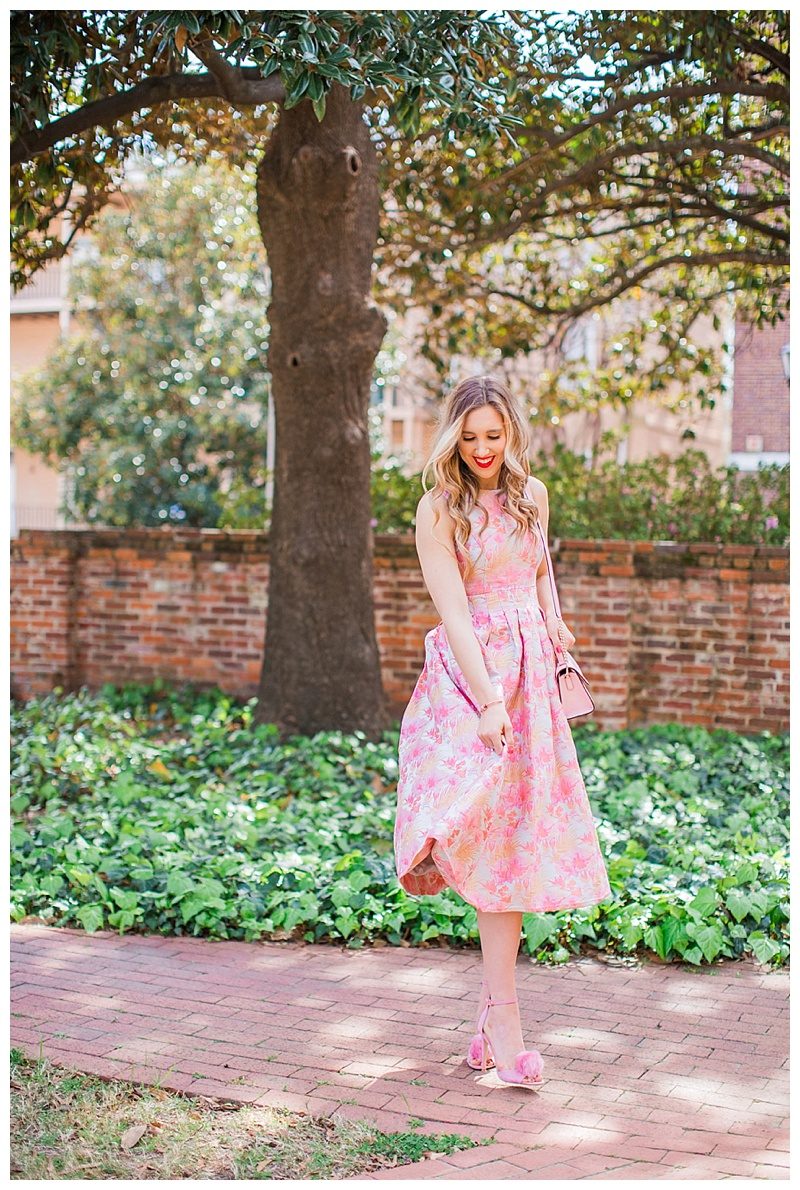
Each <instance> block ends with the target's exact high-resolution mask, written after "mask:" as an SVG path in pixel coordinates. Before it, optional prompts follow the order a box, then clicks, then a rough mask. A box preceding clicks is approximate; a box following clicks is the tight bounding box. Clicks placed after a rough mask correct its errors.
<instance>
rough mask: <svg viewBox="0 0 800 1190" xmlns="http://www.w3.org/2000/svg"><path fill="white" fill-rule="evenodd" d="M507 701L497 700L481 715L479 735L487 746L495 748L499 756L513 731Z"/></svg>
mask: <svg viewBox="0 0 800 1190" xmlns="http://www.w3.org/2000/svg"><path fill="white" fill-rule="evenodd" d="M513 730H514V729H513V727H512V724H511V720H510V719H509V717H508V711H507V710H506V708H505V703H502V702H495V703H492V705H491V706H490V707H487V708H486V710H485V711H484V712H483V714H482V715H481V717H480V722H479V723H478V737H479V739H480V741H481V743H483V744H486V746H487V748H493V749H494V751H495V752H496V753H497V754H498V756H500V755H502V753H503V750H504V748H506V747H507V745H508V742H509V740H510V739H511V733H512V731H513Z"/></svg>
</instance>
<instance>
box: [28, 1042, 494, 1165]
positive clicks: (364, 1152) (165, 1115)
mask: <svg viewBox="0 0 800 1190" xmlns="http://www.w3.org/2000/svg"><path fill="white" fill-rule="evenodd" d="M421 1122H422V1121H419V1123H421ZM413 1125H414V1121H413V1120H411V1119H409V1131H408V1132H388V1133H387V1132H381V1131H380V1130H379V1129H377V1128H375V1127H373V1126H372V1125H371V1124H369V1123H368V1122H367V1121H363V1120H345V1119H340V1118H338V1117H337V1118H335V1119H331V1118H330V1117H328V1116H322V1115H320V1116H311V1115H303V1114H299V1113H296V1112H290V1111H288V1110H286V1109H284V1108H269V1107H254V1106H249V1105H238V1104H233V1103H224V1102H221V1101H218V1100H213V1099H209V1098H206V1097H204V1096H192V1095H188V1094H184V1093H182V1092H175V1091H168V1090H165V1089H163V1088H160V1087H158V1086H152V1087H151V1086H147V1087H143V1086H137V1085H135V1084H133V1083H127V1082H124V1081H121V1080H106V1079H100V1078H97V1077H96V1076H94V1075H88V1074H80V1073H73V1072H70V1071H68V1070H65V1069H64V1068H63V1067H61V1066H57V1065H54V1064H53V1063H52V1062H50V1061H49V1060H48V1059H46V1058H41V1059H39V1060H33V1059H30V1058H27V1057H26V1056H25V1055H24V1054H23V1053H21V1051H19V1050H12V1051H11V1136H12V1141H11V1164H10V1173H11V1177H12V1179H14V1180H20V1179H26V1180H64V1179H75V1178H84V1179H90V1180H94V1179H101V1178H102V1179H106V1178H110V1179H117V1180H119V1179H132V1180H139V1179H142V1180H145V1179H153V1180H161V1179H173V1178H175V1179H178V1178H182V1179H186V1178H192V1179H206V1178H210V1179H214V1180H218V1179H230V1180H240V1179H245V1178H248V1179H272V1178H280V1179H289V1178H291V1179H301V1178H308V1179H317V1178H344V1177H350V1176H353V1175H357V1174H366V1173H375V1172H377V1171H378V1170H381V1169H386V1168H391V1167H393V1166H396V1165H407V1164H410V1163H412V1162H415V1161H419V1160H421V1159H422V1158H423V1157H424V1156H425V1155H426V1154H428V1153H430V1154H435V1153H452V1152H454V1151H455V1150H456V1149H468V1148H473V1147H474V1146H475V1143H476V1142H475V1141H473V1140H471V1139H470V1138H469V1137H466V1136H458V1135H452V1134H446V1135H444V1134H432V1135H424V1134H420V1133H419V1132H415V1131H413V1130H412V1129H413ZM481 1143H483V1142H481Z"/></svg>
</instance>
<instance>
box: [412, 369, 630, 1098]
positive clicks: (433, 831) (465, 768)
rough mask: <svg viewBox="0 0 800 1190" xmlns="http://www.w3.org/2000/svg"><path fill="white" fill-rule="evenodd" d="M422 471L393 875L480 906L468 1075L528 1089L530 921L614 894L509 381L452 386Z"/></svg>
mask: <svg viewBox="0 0 800 1190" xmlns="http://www.w3.org/2000/svg"><path fill="white" fill-rule="evenodd" d="M431 472H432V473H433V479H434V484H433V487H432V488H431V490H429V491H428V490H426V492H425V494H424V495H423V496H422V498H421V500H420V502H419V505H418V507H417V518H416V544H417V552H418V554H419V560H420V565H421V568H422V574H423V578H424V580H425V584H426V586H427V588H428V591H429V593H430V596H431V599H432V600H433V603H434V605H435V607H436V610H437V612H438V613H439V615H440V617H441V621H440V623H439V624H437V625H436V627H435V628H433V629H431V631H430V632H428V633H427V635H426V637H425V664H424V666H423V669H422V672H421V674H420V676H419V678H418V680H417V684H416V686H415V688H414V692H413V694H412V695H411V699H410V701H409V703H408V705H407V707H406V709H405V712H404V714H403V719H402V722H401V727H400V748H399V760H400V771H399V779H398V787H397V815H396V819H395V827H394V851H395V864H396V868H397V875H398V879H399V881H400V883H401V885H402V886H403V888H404V889H406V891H407V892H409V893H411V894H413V895H432V894H435V893H438V892H440V891H441V890H442V889H443V888H444V887H445V886H450V887H451V888H454V889H455V890H456V891H457V892H458V893H459V894H460V895H461V896H462V897H463V899H464V900H465V901H467V902H468V903H469V904H471V905H474V906H475V908H476V910H477V915H478V928H479V931H480V940H481V950H482V953H483V969H484V982H483V987H482V993H483V994H482V999H481V1007H480V1014H479V1022H478V1033H477V1034H476V1036H475V1037H474V1038H473V1040H472V1043H471V1045H470V1049H469V1055H468V1059H467V1060H468V1062H469V1064H470V1065H471V1066H472V1067H473V1068H477V1067H478V1066H479V1065H480V1066H481V1068H482V1069H486V1066H487V1063H490V1062H493V1064H494V1066H495V1068H496V1070H497V1074H498V1076H499V1077H500V1078H501V1079H502V1080H503V1081H504V1082H513V1083H524V1084H536V1083H541V1081H542V1077H541V1076H542V1067H543V1063H542V1058H541V1055H540V1054H539V1052H538V1051H537V1050H525V1049H524V1048H523V1040H522V1028H521V1024H520V1015H519V1006H518V1004H517V998H516V984H515V968H516V959H517V952H518V949H519V943H520V935H521V928H522V914H523V913H541V912H551V911H555V910H558V909H574V908H578V907H583V906H589V905H595V904H597V903H599V902H600V901H603V900H605V899H606V898H607V897H610V896H611V889H610V886H609V883H608V875H607V872H606V867H605V864H604V862H603V857H602V854H601V852H600V847H599V843H598V840H597V832H596V830H595V826H594V821H593V818H592V813H591V808H590V805H589V799H588V796H587V794H586V788H585V786H584V783H583V777H582V775H581V771H580V767H579V764H578V758H577V754H576V751H575V745H574V743H573V740H572V733H571V730H570V725H569V720H568V719H567V717H566V715H565V713H564V710H563V708H562V706H561V700H560V697H559V694H558V688H557V686H556V680H555V642H556V641H559V640H560V642H561V644H562V645H563V646H564V648H567V649H569V648H570V647H571V646H572V644H573V643H574V640H575V637H574V636H573V635H572V633H571V632H570V630H569V628H567V626H566V624H565V623H564V621H563V620H560V619H559V618H558V617H557V616H556V614H555V609H554V606H553V598H552V592H551V590H550V583H549V577H548V571H547V562H546V559H545V554H544V545H543V542H542V540H541V536H540V533H539V530H538V527H537V521H539V523H540V524H541V527H542V530H543V531H544V533H545V534H546V533H547V521H548V502H547V489H546V488H545V485H544V484H543V483H542V482H541V481H540V480H538V479H535V478H533V477H532V476H531V475H530V474H529V466H528V434H527V426H526V422H525V419H524V417H523V415H522V412H521V410H520V408H519V406H518V405H517V403H516V401H515V400H514V398H513V397H512V396H511V393H510V392H509V390H508V389H507V388H506V386H505V385H504V384H503V383H502V382H501V381H499V380H495V379H493V378H491V377H470V378H468V379H466V380H462V381H461V382H460V383H459V384H458V385H457V386H456V387H455V389H454V390H453V391H452V393H451V394H450V396H449V398H448V400H447V403H446V406H445V410H444V415H443V418H442V424H441V426H440V428H439V431H438V434H437V436H436V440H435V442H434V445H433V448H432V451H431V455H430V458H429V460H428V463H427V464H426V466H425V468H424V470H423V474H422V479H423V485H424V484H425V482H426V480H427V477H428V476H429V475H430V473H431ZM490 1009H491V1013H490V1011H489V1010H490ZM479 1059H480V1061H479Z"/></svg>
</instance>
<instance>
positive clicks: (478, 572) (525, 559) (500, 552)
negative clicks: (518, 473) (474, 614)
mask: <svg viewBox="0 0 800 1190" xmlns="http://www.w3.org/2000/svg"><path fill="white" fill-rule="evenodd" d="M479 499H480V507H475V508H473V509H472V510H471V512H470V514H469V519H470V522H471V524H472V530H471V532H470V535H469V537H468V539H467V542H466V549H465V550H462V548H461V547H459V546H458V545H456V559H457V561H458V567H459V570H460V571H461V573H462V575H463V574H464V571H465V569H466V557H467V556H469V558H470V559H471V560H472V562H473V563H474V569H473V571H472V574H471V575H470V576H469V578H467V579H465V581H464V589H465V591H466V593H467V598H468V599H469V601H470V603H471V605H472V606H473V607H475V606H477V605H479V604H492V605H495V604H497V603H506V602H507V603H513V604H516V605H519V604H524V603H531V602H532V603H534V604H536V605H537V606H538V597H537V594H536V571H537V569H538V567H539V564H540V562H541V560H542V555H543V546H542V539H541V534H540V533H539V531H538V530H527V531H526V532H522V531H521V530H520V529H519V528H518V526H517V522H516V521H515V520H514V519H513V517H511V516H509V515H508V513H507V512H506V511H505V493H504V492H502V491H501V490H500V489H499V488H497V489H487V490H484V491H482V492H481V494H480V497H479ZM484 509H485V511H486V516H487V518H488V520H487V523H486V525H485V527H484V526H483V520H484V518H483V510H484ZM514 530H517V531H516V532H514Z"/></svg>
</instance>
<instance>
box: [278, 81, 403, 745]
mask: <svg viewBox="0 0 800 1190" xmlns="http://www.w3.org/2000/svg"><path fill="white" fill-rule="evenodd" d="M379 204H380V196H379V191H378V170H377V161H376V155H375V151H374V149H373V146H372V143H371V141H370V136H369V130H368V128H367V126H366V124H365V123H364V119H363V109H362V105H361V104H359V103H354V102H353V101H352V100H351V99H350V96H349V94H348V92H347V90H346V88H343V87H341V86H339V85H338V84H334V86H333V89H332V90H331V92H330V93H329V95H328V102H327V110H326V113H325V118H324V120H323V121H322V123H319V122H318V121H317V118H316V116H315V115H314V112H313V110H312V107H311V104H310V102H308V101H302V102H301V103H299V104H298V105H297V106H295V107H293V108H290V109H289V110H288V111H286V110H283V111H282V112H281V115H280V119H279V121H278V124H277V127H276V128H275V131H274V133H273V135H272V137H271V139H270V141H269V144H268V145H267V149H266V152H265V154H264V157H263V159H262V162H261V164H260V166H259V171H258V218H259V224H260V227H261V233H262V235H263V237H264V243H265V245H266V249H267V256H268V260H269V267H270V274H271V278H272V301H271V304H270V307H269V318H270V347H269V368H270V371H271V374H272V392H273V399H274V407H275V432H276V442H275V489H274V490H275V497H274V502H273V509H272V525H271V529H270V578H269V608H268V614H267V628H266V640H265V646H264V669H263V672H262V678H261V688H260V691H259V705H258V710H257V715H256V718H257V720H259V721H261V722H274V723H277V724H278V726H279V728H280V729H281V732H282V733H283V734H288V733H289V732H303V733H307V734H311V733H313V732H315V731H320V730H327V729H335V728H340V729H343V730H346V731H352V730H355V729H361V730H363V731H364V732H366V733H367V734H368V735H370V736H373V737H374V736H375V735H377V734H378V733H379V732H380V731H381V730H382V729H383V728H384V727H385V726H386V725H387V722H388V719H387V708H386V703H385V698H384V693H383V686H382V682H381V670H380V656H379V652H378V644H377V639H376V635H375V619H374V608H373V591H372V529H371V526H370V517H371V505H370V443H369V428H368V409H369V394H370V385H371V381H372V373H373V367H374V362H375V356H376V354H377V352H378V349H379V347H380V345H381V342H382V340H383V336H384V334H385V331H386V319H385V318H384V316H383V314H382V313H381V312H380V311H379V310H378V309H377V307H376V306H375V305H374V304H373V303H372V301H371V297H370V291H371V284H372V259H373V252H374V249H375V244H376V240H377V235H378V218H379Z"/></svg>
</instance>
